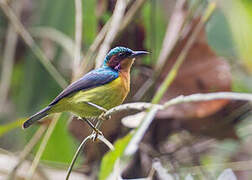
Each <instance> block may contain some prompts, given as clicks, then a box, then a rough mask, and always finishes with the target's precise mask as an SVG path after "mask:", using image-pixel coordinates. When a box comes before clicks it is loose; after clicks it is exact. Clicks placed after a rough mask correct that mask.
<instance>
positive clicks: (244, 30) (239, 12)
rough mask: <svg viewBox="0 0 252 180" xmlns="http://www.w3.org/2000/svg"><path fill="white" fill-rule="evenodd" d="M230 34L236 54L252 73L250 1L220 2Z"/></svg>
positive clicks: (251, 4) (233, 0)
mask: <svg viewBox="0 0 252 180" xmlns="http://www.w3.org/2000/svg"><path fill="white" fill-rule="evenodd" d="M220 4H221V8H222V10H223V11H224V13H225V15H226V17H227V20H228V22H229V26H230V29H231V32H232V36H233V40H234V42H235V45H236V49H237V51H238V54H239V56H240V58H241V60H242V61H243V63H244V65H245V66H246V68H247V69H248V70H249V71H250V72H252V33H251V29H252V1H251V0H243V1H237V0H231V1H230V0H226V1H220Z"/></svg>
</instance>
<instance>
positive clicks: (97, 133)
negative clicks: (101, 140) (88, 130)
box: [93, 129, 103, 141]
mask: <svg viewBox="0 0 252 180" xmlns="http://www.w3.org/2000/svg"><path fill="white" fill-rule="evenodd" d="M93 134H95V136H94V138H93V141H96V140H97V138H98V136H99V135H100V136H103V134H102V132H101V131H100V130H99V129H94V131H93Z"/></svg>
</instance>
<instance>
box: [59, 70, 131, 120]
mask: <svg viewBox="0 0 252 180" xmlns="http://www.w3.org/2000/svg"><path fill="white" fill-rule="evenodd" d="M129 90H130V79H129V75H127V74H125V73H119V77H118V78H117V79H115V80H113V81H111V82H110V83H108V84H105V85H102V86H99V87H96V88H92V89H88V90H85V91H79V92H77V93H75V94H73V95H72V96H69V97H66V98H63V99H62V100H61V101H60V102H58V103H57V105H56V107H55V108H54V112H62V111H71V112H73V113H74V114H76V115H78V116H81V117H91V116H98V115H100V114H101V111H100V110H98V109H97V108H95V107H92V106H91V105H88V104H87V103H86V102H91V103H94V104H96V105H98V106H101V107H103V108H105V109H111V108H112V107H115V106H118V105H120V104H122V103H123V101H124V99H125V98H126V96H127V95H128V93H129Z"/></svg>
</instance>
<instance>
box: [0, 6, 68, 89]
mask: <svg viewBox="0 0 252 180" xmlns="http://www.w3.org/2000/svg"><path fill="white" fill-rule="evenodd" d="M0 6H1V8H2V10H3V12H4V14H5V15H6V17H7V18H8V19H9V20H10V22H11V23H12V25H13V27H14V29H15V31H16V32H17V33H18V34H19V35H20V36H21V37H22V39H23V40H24V42H25V43H26V44H27V46H29V47H30V48H31V50H32V52H33V53H34V54H35V56H37V58H38V59H39V61H40V62H41V64H42V65H43V66H44V67H45V69H46V70H47V71H48V72H49V74H50V75H51V76H52V77H53V78H54V79H55V81H56V82H57V83H58V84H59V85H60V86H61V87H62V88H64V87H66V86H67V82H66V81H65V79H64V78H63V77H62V76H61V75H60V73H59V72H58V71H57V70H56V69H55V67H54V66H53V65H52V63H51V62H50V60H48V58H47V57H46V55H45V54H44V53H43V51H42V50H41V49H40V48H39V46H38V45H37V44H36V43H35V41H34V40H33V38H32V36H31V35H30V34H29V32H28V31H27V30H26V29H25V27H24V26H23V24H22V23H21V22H20V21H19V19H18V18H17V16H16V15H15V13H14V12H13V10H12V9H11V8H10V7H9V5H8V4H6V3H5V2H4V1H0Z"/></svg>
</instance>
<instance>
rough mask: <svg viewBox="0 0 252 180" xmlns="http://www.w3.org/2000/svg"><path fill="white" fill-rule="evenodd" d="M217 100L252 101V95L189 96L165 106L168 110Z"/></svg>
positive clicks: (218, 93)
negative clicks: (190, 103)
mask: <svg viewBox="0 0 252 180" xmlns="http://www.w3.org/2000/svg"><path fill="white" fill-rule="evenodd" d="M217 99H233V100H243V101H252V94H249V93H235V92H216V93H206V94H203V93H199V94H192V95H189V96H183V95H181V96H178V97H176V98H173V99H171V100H170V101H168V102H166V103H165V104H164V108H167V107H169V106H171V105H175V104H181V103H188V102H198V101H211V100H217Z"/></svg>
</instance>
